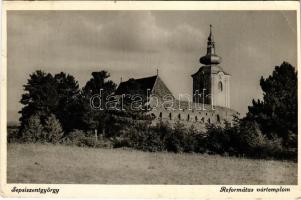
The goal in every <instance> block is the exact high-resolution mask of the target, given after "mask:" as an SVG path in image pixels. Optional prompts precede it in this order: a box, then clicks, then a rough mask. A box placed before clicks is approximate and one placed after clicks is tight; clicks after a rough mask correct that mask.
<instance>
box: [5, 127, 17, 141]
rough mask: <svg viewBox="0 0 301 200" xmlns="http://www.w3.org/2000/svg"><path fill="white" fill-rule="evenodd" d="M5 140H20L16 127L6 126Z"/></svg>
mask: <svg viewBox="0 0 301 200" xmlns="http://www.w3.org/2000/svg"><path fill="white" fill-rule="evenodd" d="M7 142H8V143H15V142H20V135H19V131H18V127H10V126H8V127H7Z"/></svg>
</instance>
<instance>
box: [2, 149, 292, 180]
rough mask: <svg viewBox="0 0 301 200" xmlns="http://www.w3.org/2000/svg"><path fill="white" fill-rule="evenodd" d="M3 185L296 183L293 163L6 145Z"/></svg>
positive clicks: (200, 155)
mask: <svg viewBox="0 0 301 200" xmlns="http://www.w3.org/2000/svg"><path fill="white" fill-rule="evenodd" d="M7 154H8V155H7V157H8V166H7V170H8V172H7V176H8V180H7V181H8V183H83V184H92V183H93V184H104V183H107V184H297V163H293V162H284V161H283V162H282V161H268V160H251V159H239V158H232V157H221V156H215V155H204V154H173V153H148V152H141V151H136V150H129V149H93V148H80V147H71V146H61V145H57V146H54V145H41V144H25V145H23V144H22V145H21V144H8V153H7Z"/></svg>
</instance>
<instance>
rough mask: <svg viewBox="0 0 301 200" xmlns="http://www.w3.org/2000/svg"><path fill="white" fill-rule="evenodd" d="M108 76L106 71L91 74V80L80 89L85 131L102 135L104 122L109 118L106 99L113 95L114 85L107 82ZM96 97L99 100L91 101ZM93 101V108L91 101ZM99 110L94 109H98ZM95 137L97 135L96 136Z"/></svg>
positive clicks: (109, 81) (111, 82)
mask: <svg viewBox="0 0 301 200" xmlns="http://www.w3.org/2000/svg"><path fill="white" fill-rule="evenodd" d="M109 77H110V74H109V73H108V72H106V71H100V72H92V78H91V79H90V80H89V81H88V82H87V83H86V85H85V86H84V87H83V89H82V93H81V95H82V99H81V100H82V105H83V110H84V115H83V117H82V121H83V123H84V125H85V128H86V129H87V130H94V131H97V132H99V131H100V132H101V133H104V131H105V128H106V127H105V124H106V120H107V119H108V116H109V110H108V109H107V108H106V106H105V105H106V102H107V97H108V96H109V95H111V94H113V93H114V91H115V89H116V84H115V83H114V82H113V81H111V80H108V78H109ZM95 95H98V97H99V98H95V99H93V96H95ZM92 100H93V106H92V105H91V101H92ZM98 106H101V108H100V107H99V109H95V108H98ZM96 135H97V134H96Z"/></svg>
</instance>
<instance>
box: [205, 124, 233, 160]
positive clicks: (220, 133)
mask: <svg viewBox="0 0 301 200" xmlns="http://www.w3.org/2000/svg"><path fill="white" fill-rule="evenodd" d="M230 145H231V141H230V136H229V135H228V134H227V133H225V130H224V129H223V128H222V127H221V126H216V125H214V124H208V125H207V137H206V149H207V150H208V151H209V153H212V154H215V153H216V154H221V155H222V154H225V153H228V152H229V148H230Z"/></svg>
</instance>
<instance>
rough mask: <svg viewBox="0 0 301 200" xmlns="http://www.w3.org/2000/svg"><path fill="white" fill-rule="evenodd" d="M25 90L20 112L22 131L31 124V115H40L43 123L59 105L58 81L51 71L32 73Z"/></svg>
mask: <svg viewBox="0 0 301 200" xmlns="http://www.w3.org/2000/svg"><path fill="white" fill-rule="evenodd" d="M24 90H25V93H24V94H23V95H22V98H21V101H20V103H21V104H23V105H24V107H23V108H22V110H21V111H20V112H19V113H20V114H21V117H20V119H19V120H20V122H21V127H20V133H21V132H22V131H23V129H24V127H25V126H26V125H28V124H29V118H30V117H31V116H33V115H38V116H39V117H40V120H41V123H43V122H44V121H45V120H46V118H47V116H49V114H50V113H52V112H53V111H54V110H55V109H56V107H57V105H58V93H57V87H56V81H55V79H54V78H53V76H52V75H51V74H49V73H48V74H46V73H45V72H43V71H40V70H38V71H36V72H34V73H33V74H31V75H30V78H29V79H28V81H27V84H26V85H24Z"/></svg>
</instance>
